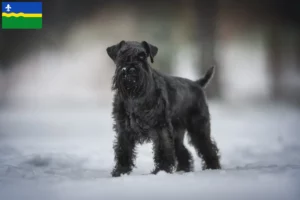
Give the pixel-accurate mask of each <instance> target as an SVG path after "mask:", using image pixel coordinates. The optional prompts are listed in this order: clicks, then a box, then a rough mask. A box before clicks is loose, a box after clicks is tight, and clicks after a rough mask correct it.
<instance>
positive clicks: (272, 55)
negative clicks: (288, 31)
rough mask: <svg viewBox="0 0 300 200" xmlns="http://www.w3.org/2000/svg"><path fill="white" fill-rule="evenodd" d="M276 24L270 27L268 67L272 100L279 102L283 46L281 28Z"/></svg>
mask: <svg viewBox="0 0 300 200" xmlns="http://www.w3.org/2000/svg"><path fill="white" fill-rule="evenodd" d="M275 24H277V23H274V24H273V25H271V27H270V31H269V38H268V41H269V43H268V67H269V71H270V73H271V95H272V96H271V98H272V100H278V99H279V98H280V97H281V96H282V92H281V81H280V74H281V52H280V49H281V46H280V27H278V25H275Z"/></svg>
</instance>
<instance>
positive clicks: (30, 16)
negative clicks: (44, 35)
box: [2, 2, 43, 29]
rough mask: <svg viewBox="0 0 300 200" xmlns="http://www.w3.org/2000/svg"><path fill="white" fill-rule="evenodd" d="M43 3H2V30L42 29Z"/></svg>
mask: <svg viewBox="0 0 300 200" xmlns="http://www.w3.org/2000/svg"><path fill="white" fill-rule="evenodd" d="M42 17H43V14H42V2H2V29H41V28H42V24H43V21H42Z"/></svg>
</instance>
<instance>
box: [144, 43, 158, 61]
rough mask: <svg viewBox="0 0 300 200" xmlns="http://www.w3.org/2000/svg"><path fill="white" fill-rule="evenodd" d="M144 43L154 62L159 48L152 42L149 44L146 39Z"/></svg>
mask: <svg viewBox="0 0 300 200" xmlns="http://www.w3.org/2000/svg"><path fill="white" fill-rule="evenodd" d="M142 45H143V47H144V48H145V49H146V52H147V54H148V56H150V59H151V63H153V58H154V57H155V56H156V54H157V52H158V48H157V47H156V46H154V45H152V44H149V43H148V42H146V41H142Z"/></svg>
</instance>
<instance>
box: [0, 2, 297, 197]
mask: <svg viewBox="0 0 300 200" xmlns="http://www.w3.org/2000/svg"><path fill="white" fill-rule="evenodd" d="M299 12H300V3H299V2H298V1H292V0H291V1H283V0H264V1H229V0H228V1H227V0H210V1H207V0H169V1H154V0H152V1H141V0H140V1H138V0H109V1H104V0H98V1H97V0H88V1H77V0H51V1H44V3H43V29H42V30H1V32H0V198H1V199H3V200H4V199H21V198H22V199H24V198H27V199H120V198H122V199H124V198H125V199H127V198H130V199H142V198H143V199H154V198H158V199H174V198H175V199H184V198H185V199H201V198H203V199H235V198H237V199H253V198H255V199H266V198H270V199H295V200H296V199H299V198H300V192H299V190H298V189H299V188H300V181H299V180H300V132H299V130H300V112H299V111H300V17H299ZM123 39H124V40H137V41H142V40H146V41H148V42H149V43H151V44H154V45H156V46H158V48H159V52H158V55H157V56H156V58H155V62H154V64H153V67H154V68H156V69H159V70H161V71H163V72H165V73H168V74H173V75H178V76H183V77H186V78H190V79H197V78H199V77H200V76H201V75H202V74H203V73H204V71H205V70H206V69H208V68H209V67H210V66H212V65H215V66H216V74H215V76H214V79H213V80H212V81H211V83H210V85H209V87H208V88H207V95H208V101H209V105H210V109H211V117H212V135H213V137H214V138H215V140H216V141H217V143H218V145H219V148H220V150H221V154H222V160H221V162H222V165H223V168H224V169H223V170H219V171H206V172H203V171H201V166H200V160H199V159H198V158H197V157H196V156H195V152H194V149H192V148H190V147H189V148H190V149H191V151H192V153H193V155H194V157H195V165H196V169H195V172H194V173H188V174H174V175H168V174H164V173H161V174H159V175H158V176H141V175H142V174H146V173H149V172H150V170H151V169H152V168H153V161H152V153H151V144H147V145H143V146H141V147H139V148H138V149H139V151H138V152H139V153H138V158H137V168H136V169H135V170H134V172H133V174H132V175H130V176H125V177H121V178H116V179H113V178H110V171H111V169H112V167H113V151H112V142H113V138H114V133H113V131H112V119H111V101H112V95H113V93H112V92H111V90H110V87H111V77H112V75H113V73H114V65H113V62H112V61H111V60H110V58H109V57H108V56H107V54H106V47H108V46H110V45H113V44H116V43H118V42H119V41H121V40H123Z"/></svg>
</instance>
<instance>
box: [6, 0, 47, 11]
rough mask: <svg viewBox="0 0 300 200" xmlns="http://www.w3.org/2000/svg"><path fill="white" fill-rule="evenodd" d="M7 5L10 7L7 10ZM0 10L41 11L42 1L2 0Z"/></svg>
mask: <svg viewBox="0 0 300 200" xmlns="http://www.w3.org/2000/svg"><path fill="white" fill-rule="evenodd" d="M7 5H9V6H7ZM7 7H10V9H9V11H8V9H7ZM2 12H6V13H12V12H14V13H19V12H23V13H42V2H2Z"/></svg>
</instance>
